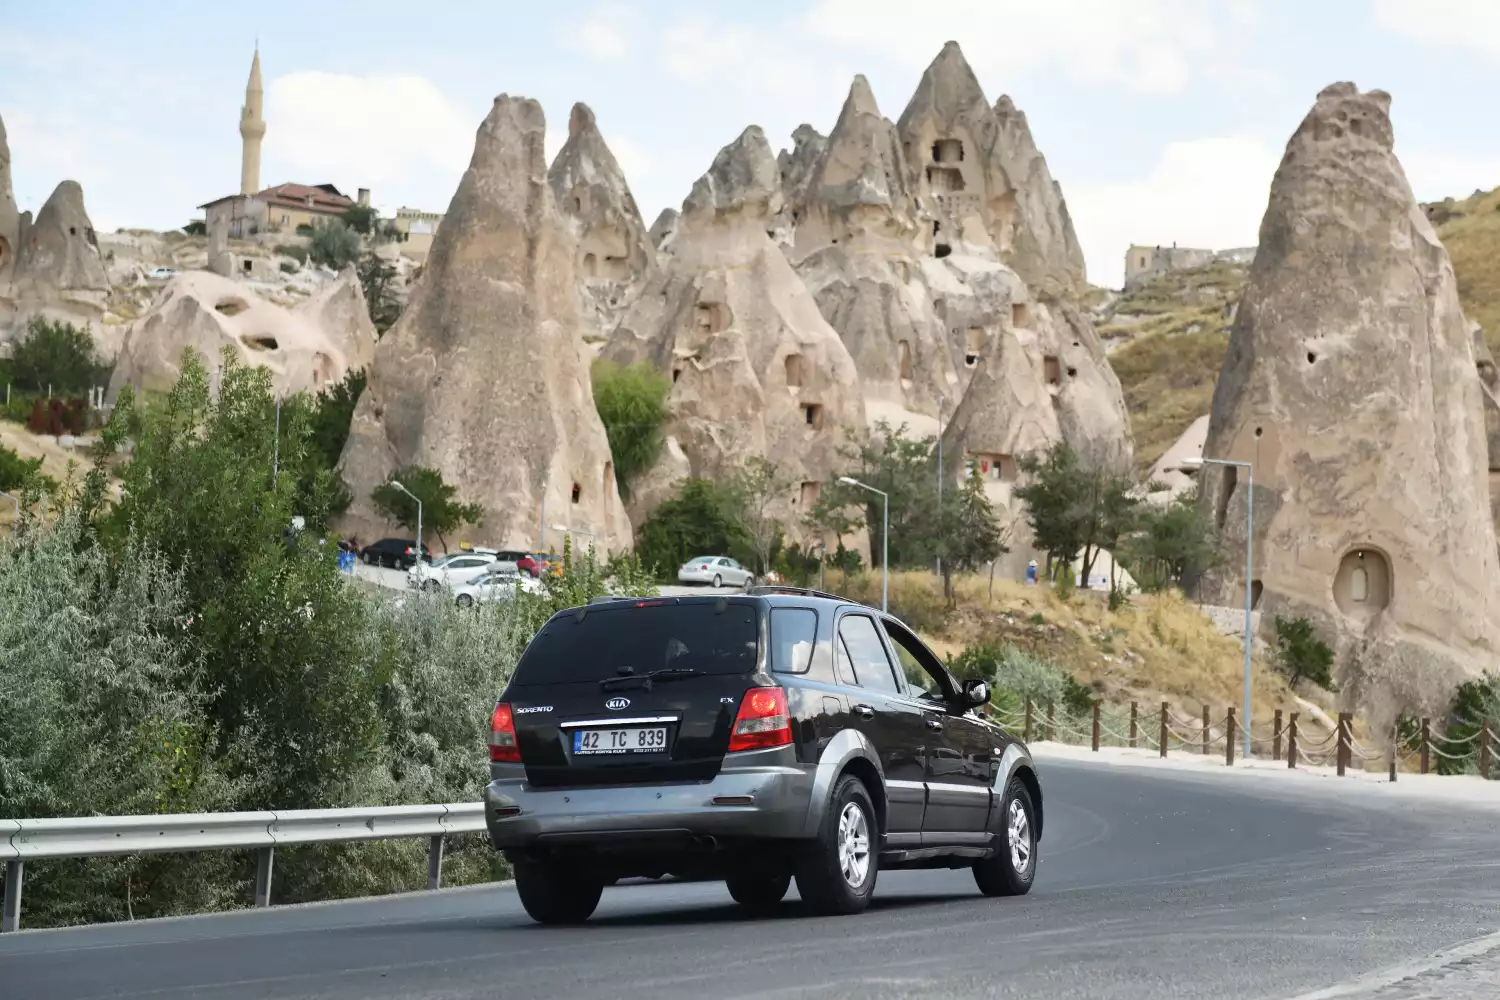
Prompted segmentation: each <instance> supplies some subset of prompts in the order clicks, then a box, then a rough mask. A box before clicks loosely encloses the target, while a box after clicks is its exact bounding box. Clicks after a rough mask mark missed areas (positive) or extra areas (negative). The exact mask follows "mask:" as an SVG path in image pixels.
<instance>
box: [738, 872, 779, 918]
mask: <svg viewBox="0 0 1500 1000" xmlns="http://www.w3.org/2000/svg"><path fill="white" fill-rule="evenodd" d="M724 885H725V886H727V887H728V889H729V895H730V896H732V897H733V898H734V901H735V902H736V903H739V904H740V905H741V906H742V907H744V908H745V909H746V910H749V911H750V912H751V913H753V914H765V913H769V912H771V911H772V910H774V909H776V906H777V904H779V903H780V902H781V900H782V899H783V898H784V897H785V896H786V891H787V889H789V888H791V885H792V877H791V876H790V875H786V874H773V873H770V872H747V873H744V874H741V875H731V876H729V877H728V878H726V879H725V880H724Z"/></svg>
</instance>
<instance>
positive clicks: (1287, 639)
mask: <svg viewBox="0 0 1500 1000" xmlns="http://www.w3.org/2000/svg"><path fill="white" fill-rule="evenodd" d="M1274 625H1275V628H1276V643H1275V649H1274V651H1273V654H1272V655H1273V657H1274V659H1275V663H1276V668H1277V669H1278V670H1280V671H1281V673H1282V674H1283V675H1285V677H1286V682H1287V683H1288V684H1290V685H1292V686H1293V687H1295V686H1296V684H1297V682H1298V681H1300V680H1309V681H1312V682H1313V683H1314V684H1316V685H1318V687H1320V688H1323V689H1324V690H1325V691H1337V690H1338V686H1337V685H1336V684H1334V682H1333V677H1332V675H1331V674H1330V671H1331V669H1332V668H1333V650H1332V649H1330V648H1329V646H1328V644H1327V643H1326V642H1324V641H1323V640H1321V639H1319V638H1318V635H1317V633H1316V632H1315V631H1314V630H1313V624H1312V622H1310V621H1308V620H1307V619H1306V618H1282V617H1280V616H1279V615H1278V616H1277V617H1276V619H1275V621H1274Z"/></svg>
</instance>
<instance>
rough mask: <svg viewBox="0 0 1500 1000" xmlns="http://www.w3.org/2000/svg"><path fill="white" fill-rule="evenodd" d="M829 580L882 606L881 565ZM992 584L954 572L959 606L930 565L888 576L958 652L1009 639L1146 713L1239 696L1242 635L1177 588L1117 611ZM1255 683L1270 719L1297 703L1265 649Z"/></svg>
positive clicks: (1038, 589) (1098, 599)
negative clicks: (946, 596) (1222, 626)
mask: <svg viewBox="0 0 1500 1000" xmlns="http://www.w3.org/2000/svg"><path fill="white" fill-rule="evenodd" d="M827 586H828V588H829V589H830V590H832V591H833V592H835V593H839V594H842V595H844V596H847V597H849V598H851V599H854V600H859V601H862V602H865V603H868V604H872V605H875V606H879V603H880V576H879V574H874V573H864V574H857V575H855V576H852V577H850V578H849V580H848V582H847V583H846V584H845V583H841V582H840V580H839V578H838V576H837V574H835V575H834V576H833V577H831V578H829V579H828V580H827ZM990 587H991V585H990V581H989V579H988V577H986V576H968V577H962V578H958V579H956V580H955V581H954V591H955V597H956V606H955V607H954V608H952V609H949V608H947V607H946V605H945V602H944V600H943V597H942V585H941V583H940V582H939V581H938V580H937V579H936V577H935V576H934V575H933V574H931V573H927V572H921V571H907V572H897V573H894V574H892V576H891V582H890V610H891V613H892V614H895V615H896V616H897V617H899V618H901V619H902V620H903V621H906V622H907V623H908V624H910V625H912V626H913V627H914V628H916V629H917V630H918V631H919V632H921V633H922V635H923V637H924V638H925V639H926V640H927V641H928V642H930V643H931V645H932V648H933V649H934V650H935V651H937V652H938V653H939V654H940V655H955V656H956V655H957V654H958V653H959V651H961V650H962V649H963V648H964V647H965V646H967V645H970V644H973V643H977V642H994V643H1005V642H1008V643H1011V644H1013V645H1015V646H1018V647H1020V648H1021V649H1024V650H1026V651H1027V652H1030V653H1032V654H1033V655H1035V656H1037V657H1039V658H1042V659H1045V660H1048V661H1050V662H1052V663H1054V664H1056V665H1057V666H1059V667H1061V668H1062V669H1064V670H1066V671H1068V672H1069V673H1070V674H1072V675H1073V677H1074V678H1075V679H1076V680H1077V681H1078V682H1079V683H1081V684H1084V685H1085V686H1088V687H1091V688H1093V690H1094V691H1096V692H1097V693H1098V696H1099V697H1100V698H1102V699H1104V700H1105V701H1106V702H1109V703H1112V704H1117V705H1119V704H1125V703H1128V702H1131V701H1136V702H1139V703H1140V704H1141V710H1142V712H1143V713H1146V714H1149V713H1150V712H1151V711H1152V710H1153V708H1154V707H1156V706H1159V705H1160V703H1161V702H1163V701H1167V702H1171V703H1172V705H1173V708H1174V709H1175V710H1176V711H1177V712H1178V713H1180V714H1182V715H1185V716H1190V717H1193V718H1196V717H1198V715H1199V714H1200V712H1201V711H1202V706H1203V705H1204V704H1205V703H1206V704H1208V705H1210V706H1212V711H1213V715H1214V717H1215V718H1216V719H1218V718H1221V717H1222V716H1223V715H1224V708H1225V707H1226V706H1228V705H1236V706H1238V705H1239V704H1240V701H1241V697H1242V691H1243V688H1242V684H1243V678H1244V672H1243V671H1244V653H1243V647H1242V646H1241V644H1240V641H1239V639H1238V638H1237V637H1233V636H1225V635H1222V634H1221V633H1220V632H1219V630H1218V629H1217V628H1216V627H1215V626H1214V624H1213V623H1212V622H1210V621H1209V620H1208V618H1207V617H1205V616H1204V615H1203V614H1202V613H1201V612H1200V611H1199V610H1198V609H1197V608H1196V607H1195V606H1194V605H1193V604H1192V603H1191V602H1189V601H1186V600H1184V599H1183V598H1182V597H1180V596H1178V595H1175V594H1163V595H1155V594H1137V595H1135V596H1133V597H1132V598H1131V599H1130V602H1129V603H1128V604H1126V605H1125V606H1124V607H1122V608H1120V609H1119V610H1116V611H1111V610H1110V609H1109V603H1108V600H1107V597H1106V595H1104V594H1102V593H1097V592H1092V591H1081V592H1078V593H1075V594H1074V595H1072V596H1071V597H1070V598H1069V599H1068V600H1066V601H1065V600H1063V599H1062V598H1061V597H1060V596H1059V595H1058V594H1057V592H1056V591H1055V590H1053V589H1052V588H1051V587H1045V586H1026V585H1025V584H1021V583H1016V582H1015V581H1011V580H1000V579H997V580H995V581H994V585H993V597H992V596H991V589H990ZM1252 692H1253V709H1254V711H1255V714H1256V718H1257V719H1258V720H1269V719H1270V717H1271V712H1272V711H1273V710H1274V709H1277V708H1280V709H1284V710H1286V711H1288V712H1291V711H1297V705H1296V700H1295V698H1294V697H1293V695H1292V692H1291V690H1290V689H1289V688H1288V687H1287V685H1286V682H1285V681H1284V680H1283V679H1282V677H1281V675H1280V674H1278V673H1276V672H1275V671H1274V670H1273V669H1272V668H1271V666H1270V664H1268V663H1266V662H1264V661H1263V659H1262V658H1261V657H1259V656H1257V657H1256V660H1255V665H1254V686H1253V689H1252ZM1256 728H1257V730H1258V731H1259V729H1260V723H1259V722H1257V726H1256Z"/></svg>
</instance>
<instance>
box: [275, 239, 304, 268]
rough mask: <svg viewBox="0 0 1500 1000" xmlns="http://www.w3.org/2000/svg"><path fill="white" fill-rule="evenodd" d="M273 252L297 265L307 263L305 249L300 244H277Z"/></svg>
mask: <svg viewBox="0 0 1500 1000" xmlns="http://www.w3.org/2000/svg"><path fill="white" fill-rule="evenodd" d="M273 250H274V252H275V253H279V254H281V256H283V257H290V258H292V260H295V261H296V262H297V263H299V264H306V263H307V247H305V246H303V245H302V244H301V243H278V244H276V246H275V247H274V248H273Z"/></svg>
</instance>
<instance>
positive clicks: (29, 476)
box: [0, 445, 42, 493]
mask: <svg viewBox="0 0 1500 1000" xmlns="http://www.w3.org/2000/svg"><path fill="white" fill-rule="evenodd" d="M41 467H42V460H41V459H40V458H29V459H28V458H22V457H21V456H20V455H18V454H16V453H15V451H13V450H12V449H10V448H7V447H5V446H4V445H0V490H3V491H5V492H6V493H15V492H17V491H19V490H24V489H25V488H26V487H27V486H29V485H31V484H32V483H33V482H34V481H35V479H36V477H37V475H38V472H39V470H40V469H41Z"/></svg>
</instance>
